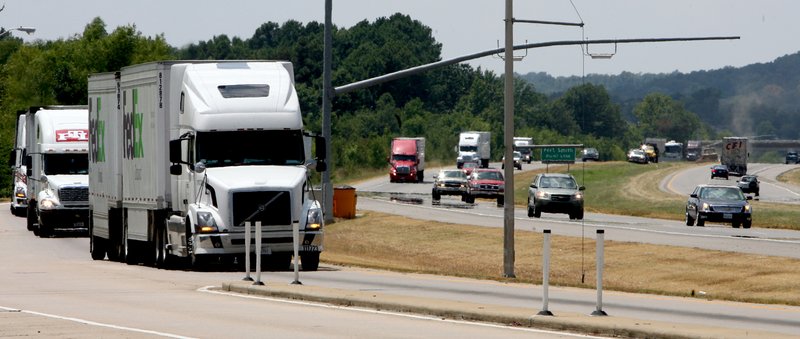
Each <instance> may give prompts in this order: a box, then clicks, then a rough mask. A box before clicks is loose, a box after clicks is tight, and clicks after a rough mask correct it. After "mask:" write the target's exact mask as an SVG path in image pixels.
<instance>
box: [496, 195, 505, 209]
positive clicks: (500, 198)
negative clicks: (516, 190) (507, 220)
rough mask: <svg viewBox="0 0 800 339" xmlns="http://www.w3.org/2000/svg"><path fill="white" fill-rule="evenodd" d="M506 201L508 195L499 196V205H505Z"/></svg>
mask: <svg viewBox="0 0 800 339" xmlns="http://www.w3.org/2000/svg"><path fill="white" fill-rule="evenodd" d="M505 201H506V197H504V196H502V195H501V196H499V197H497V207H501V206H503V205H504V204H505Z"/></svg>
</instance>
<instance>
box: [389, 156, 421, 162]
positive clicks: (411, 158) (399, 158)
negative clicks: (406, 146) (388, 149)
mask: <svg viewBox="0 0 800 339" xmlns="http://www.w3.org/2000/svg"><path fill="white" fill-rule="evenodd" d="M392 160H394V161H417V157H416V156H414V155H407V154H395V155H392Z"/></svg>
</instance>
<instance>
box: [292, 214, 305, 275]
mask: <svg viewBox="0 0 800 339" xmlns="http://www.w3.org/2000/svg"><path fill="white" fill-rule="evenodd" d="M292 240H293V241H292V243H293V244H294V246H293V247H294V281H292V285H302V284H303V283H301V282H300V265H299V264H300V262H299V261H298V260H299V258H300V224H299V223H296V222H293V223H292Z"/></svg>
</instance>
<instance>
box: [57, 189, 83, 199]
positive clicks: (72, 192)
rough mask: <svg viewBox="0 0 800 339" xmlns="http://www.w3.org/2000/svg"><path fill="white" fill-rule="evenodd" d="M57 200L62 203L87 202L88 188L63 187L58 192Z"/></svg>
mask: <svg viewBox="0 0 800 339" xmlns="http://www.w3.org/2000/svg"><path fill="white" fill-rule="evenodd" d="M58 198H59V200H61V201H63V202H88V201H89V187H63V188H61V189H59V190H58Z"/></svg>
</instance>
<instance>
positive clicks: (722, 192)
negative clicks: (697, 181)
mask: <svg viewBox="0 0 800 339" xmlns="http://www.w3.org/2000/svg"><path fill="white" fill-rule="evenodd" d="M700 198H702V199H712V200H744V199H745V198H744V194H743V193H742V190H741V189H739V188H738V187H706V188H703V189H701V190H700Z"/></svg>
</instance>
